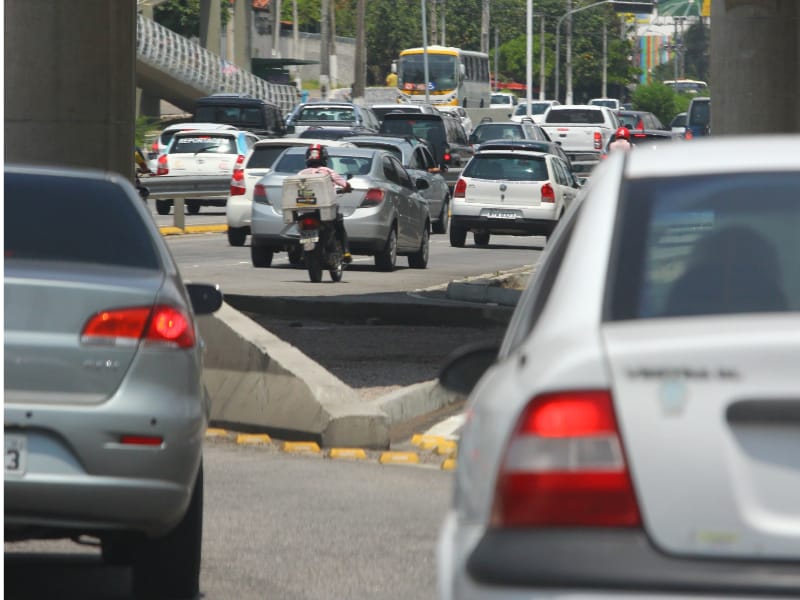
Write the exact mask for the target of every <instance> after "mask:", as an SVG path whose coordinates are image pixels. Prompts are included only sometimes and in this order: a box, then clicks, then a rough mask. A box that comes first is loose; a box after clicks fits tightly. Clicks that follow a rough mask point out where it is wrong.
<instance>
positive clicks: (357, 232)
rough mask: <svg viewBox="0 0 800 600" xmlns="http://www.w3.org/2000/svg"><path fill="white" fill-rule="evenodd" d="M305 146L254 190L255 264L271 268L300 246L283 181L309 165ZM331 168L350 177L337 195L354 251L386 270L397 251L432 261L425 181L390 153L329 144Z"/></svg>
mask: <svg viewBox="0 0 800 600" xmlns="http://www.w3.org/2000/svg"><path fill="white" fill-rule="evenodd" d="M305 152H306V148H302V147H300V148H288V149H287V150H285V151H284V152H283V154H282V155H281V156H280V157H279V158H278V160H277V161H276V162H275V163H274V165H273V170H272V171H271V172H270V173H268V174H266V175H264V177H263V178H262V179H261V180H260V181H259V183H257V184H256V186H255V188H254V190H253V217H252V223H251V226H250V227H251V232H252V240H251V244H250V256H251V259H252V262H253V266H254V267H269V266H270V265H271V264H272V258H273V255H274V253H275V252H280V251H287V252H289V255H290V257H291V256H292V254H293V253H295V252H297V248H298V247H299V234H298V232H297V227H296V226H295V225H294V224H293V223H289V224H287V223H284V221H283V211H282V205H281V195H282V186H283V180H284V179H285V178H286V177H287V176H288V175H296V174H297V173H298V172H299V171H301V170H302V169H304V168H305ZM328 156H329V160H328V166H329V167H331V168H332V169H333V170H335V171H336V172H337V173H339V174H341V175H343V176H345V177H347V178H348V179H349V182H350V186H351V187H352V188H353V191H352V192H349V193H346V194H340V195H338V196H337V200H338V202H339V211H340V212H341V214H342V215H343V217H344V226H345V230H346V231H347V236H348V238H349V241H350V252H351V253H352V254H354V255H356V254H366V255H370V256H374V257H375V265H376V266H377V267H378V269H380V270H382V271H392V270H393V269H394V268H395V264H396V261H397V256H398V255H404V256H408V264H409V266H411V267H414V268H422V269H424V268H425V267H426V266H427V265H428V253H429V247H430V229H431V217H430V213H429V211H428V203H427V202H426V201H425V199H424V198H423V197H422V196H421V195H420V193H419V192H420V190H422V189H425V187H426V186H427V185H428V184H427V182H426V181H425V180H424V179H417V180H413V179H412V178H411V177H410V176H409V174H408V172H407V171H406V170H405V169H404V168H403V166H402V165H401V164H400V161H399V160H397V158H396V157H395V156H394V154H392V153H391V152H389V151H386V150H373V149H367V148H346V147H328Z"/></svg>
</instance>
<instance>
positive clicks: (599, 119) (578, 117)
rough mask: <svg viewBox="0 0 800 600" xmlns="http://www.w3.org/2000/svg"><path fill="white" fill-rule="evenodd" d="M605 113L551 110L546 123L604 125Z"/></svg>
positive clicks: (584, 109) (573, 109)
mask: <svg viewBox="0 0 800 600" xmlns="http://www.w3.org/2000/svg"><path fill="white" fill-rule="evenodd" d="M603 122H604V119H603V112H602V111H601V110H591V109H588V108H558V109H555V108H554V109H551V110H550V111H549V112H548V113H547V116H546V117H545V123H603Z"/></svg>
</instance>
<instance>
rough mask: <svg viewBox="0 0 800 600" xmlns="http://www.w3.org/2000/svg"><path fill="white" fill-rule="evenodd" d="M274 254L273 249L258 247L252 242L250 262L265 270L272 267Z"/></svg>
mask: <svg viewBox="0 0 800 600" xmlns="http://www.w3.org/2000/svg"><path fill="white" fill-rule="evenodd" d="M273 254H274V251H273V250H272V248H268V247H266V246H256V245H255V244H254V243H253V242H252V241H251V242H250V262H252V263H253V266H254V267H256V268H259V269H263V268H266V267H269V266H271V265H272V255H273Z"/></svg>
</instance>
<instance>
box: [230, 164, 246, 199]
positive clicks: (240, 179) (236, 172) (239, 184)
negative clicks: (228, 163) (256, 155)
mask: <svg viewBox="0 0 800 600" xmlns="http://www.w3.org/2000/svg"><path fill="white" fill-rule="evenodd" d="M243 163H244V156H242V155H241V154H240V155H239V156H238V157H237V158H236V165H235V166H234V167H233V176H232V177H231V191H230V193H231V196H244V194H245V192H246V191H247V186H246V185H245V183H244V168H243V167H242V165H243Z"/></svg>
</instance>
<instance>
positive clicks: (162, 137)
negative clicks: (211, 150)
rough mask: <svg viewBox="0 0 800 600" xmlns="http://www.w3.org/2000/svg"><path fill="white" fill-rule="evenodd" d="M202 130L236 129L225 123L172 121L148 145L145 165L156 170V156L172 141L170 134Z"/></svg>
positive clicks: (165, 149)
mask: <svg viewBox="0 0 800 600" xmlns="http://www.w3.org/2000/svg"><path fill="white" fill-rule="evenodd" d="M200 129H202V130H204V131H211V130H214V131H216V130H223V131H238V129H237V128H236V127H234V126H233V125H226V124H223V123H193V122H188V123H174V124H172V125H167V126H166V127H165V128H164V129H162V130H161V133H159V134H158V137H157V138H156V139H155V140H153V143H152V144H151V146H150V151H149V152H148V162H147V166H148V167H150V171H152V172H153V173H155V172H156V169H157V168H158V157H159V156H161V155H162V154H164V152H166V151H167V147H168V146H169V143H170V142H171V141H172V136H173V135H175V134H176V133H177V132H178V131H191V130H200Z"/></svg>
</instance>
